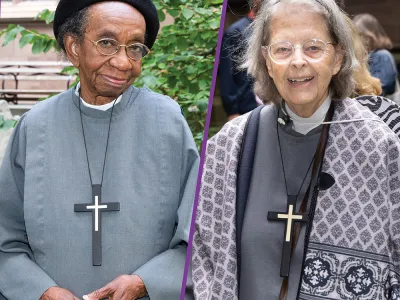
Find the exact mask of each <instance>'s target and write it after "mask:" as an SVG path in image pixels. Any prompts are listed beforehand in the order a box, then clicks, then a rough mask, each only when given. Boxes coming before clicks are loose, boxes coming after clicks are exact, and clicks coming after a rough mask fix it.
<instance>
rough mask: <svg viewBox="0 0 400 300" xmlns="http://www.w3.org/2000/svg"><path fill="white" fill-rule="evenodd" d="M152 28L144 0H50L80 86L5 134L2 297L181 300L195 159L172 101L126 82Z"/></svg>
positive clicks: (155, 23)
mask: <svg viewBox="0 0 400 300" xmlns="http://www.w3.org/2000/svg"><path fill="white" fill-rule="evenodd" d="M158 30H159V20H158V16H157V10H156V8H155V6H154V4H153V3H152V1H151V0H121V1H102V0H61V1H60V2H59V4H58V7H57V10H56V12H55V17H54V34H55V37H56V39H57V42H58V44H59V46H60V48H61V49H62V50H63V51H64V52H65V54H66V55H67V56H68V58H69V60H70V61H71V62H72V63H73V64H74V66H76V67H77V68H78V69H79V77H80V83H79V84H78V86H77V87H76V88H72V89H70V90H68V91H66V92H64V93H61V94H60V95H56V96H54V97H52V98H51V99H48V100H46V101H42V102H41V103H38V104H37V105H35V106H34V107H33V108H32V110H30V111H29V112H28V113H27V114H25V115H24V116H23V117H22V118H21V120H20V121H19V123H18V125H17V127H16V128H15V130H14V134H13V136H12V137H11V139H10V143H9V145H8V148H7V153H6V155H5V158H4V160H3V164H2V166H1V169H0V299H8V300H38V299H41V300H61V299H62V300H74V299H78V298H79V299H82V297H83V296H84V295H85V297H84V298H85V299H89V300H97V299H106V298H107V299H113V300H132V299H139V298H141V299H151V300H176V299H179V295H180V291H181V285H182V277H183V269H184V263H185V258H186V252H187V242H188V236H189V228H190V223H191V212H192V207H193V199H194V192H195V185H196V181H197V173H198V158H199V157H198V153H197V150H196V145H195V143H194V140H193V137H192V134H191V132H190V129H189V127H188V125H187V123H186V121H185V119H184V117H183V116H182V113H181V109H180V107H179V105H178V104H177V103H176V102H175V101H174V100H172V99H170V98H169V97H166V96H163V95H160V94H157V93H154V92H152V91H150V90H149V89H147V88H136V87H134V86H132V83H133V82H134V81H135V79H136V78H137V77H138V76H139V74H140V72H141V67H142V58H143V57H144V56H145V55H146V54H147V53H148V52H149V49H150V48H151V47H152V46H153V44H154V42H155V40H156V37H157V33H158ZM155 145H156V147H155Z"/></svg>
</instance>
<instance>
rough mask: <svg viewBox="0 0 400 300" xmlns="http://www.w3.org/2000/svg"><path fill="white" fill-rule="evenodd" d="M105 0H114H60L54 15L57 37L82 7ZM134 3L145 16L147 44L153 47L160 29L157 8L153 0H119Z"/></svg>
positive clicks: (54, 27) (54, 28)
mask: <svg viewBox="0 0 400 300" xmlns="http://www.w3.org/2000/svg"><path fill="white" fill-rule="evenodd" d="M104 1H114V0H60V2H59V3H58V5H57V9H56V12H55V15H54V23H53V30H54V35H55V37H56V39H57V38H58V33H59V29H60V26H61V25H62V24H64V23H65V22H66V21H67V20H68V19H69V18H70V17H72V16H73V15H74V14H76V13H77V12H79V11H81V10H82V9H84V8H86V7H88V6H90V5H93V4H96V3H99V2H104ZM117 1H119V2H124V3H127V4H129V5H132V6H133V7H134V8H136V9H137V10H138V11H139V12H140V13H141V14H142V15H143V17H144V19H145V21H146V42H145V44H146V46H147V47H149V49H151V47H152V46H153V44H154V42H155V40H156V37H157V33H158V30H159V29H160V21H159V20H158V14H157V9H156V7H155V6H154V4H153V2H152V1H151V0H117Z"/></svg>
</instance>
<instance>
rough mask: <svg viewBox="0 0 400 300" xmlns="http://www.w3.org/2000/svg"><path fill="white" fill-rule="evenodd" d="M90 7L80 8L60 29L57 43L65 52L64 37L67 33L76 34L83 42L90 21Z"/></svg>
mask: <svg viewBox="0 0 400 300" xmlns="http://www.w3.org/2000/svg"><path fill="white" fill-rule="evenodd" d="M89 8H90V6H88V7H86V8H84V9H82V10H80V11H79V12H77V13H76V14H74V15H72V16H71V17H70V18H68V19H67V20H66V21H65V22H64V23H63V24H62V25H61V26H60V29H59V33H58V38H57V45H58V47H59V48H60V49H61V50H62V52H63V53H64V54H65V44H64V38H65V36H66V35H68V34H69V35H73V36H75V37H76V38H77V39H78V41H79V42H82V40H83V38H84V34H85V29H86V26H87V24H88V22H89V13H88V11H89Z"/></svg>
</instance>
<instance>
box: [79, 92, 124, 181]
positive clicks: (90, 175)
mask: <svg viewBox="0 0 400 300" xmlns="http://www.w3.org/2000/svg"><path fill="white" fill-rule="evenodd" d="M116 101H117V99H115V100H114V103H113V105H112V108H111V115H110V122H109V123H108V133H107V142H106V151H105V153H104V161H103V170H102V172H101V181H100V186H101V185H102V184H103V178H104V169H105V166H106V159H107V150H108V141H109V139H110V130H111V120H112V116H113V112H114V106H115V102H116ZM81 102H82V100H81V93H80V91H79V115H80V117H81V125H82V134H83V143H84V144H85V151H86V162H87V166H88V170H89V178H90V184H91V185H92V186H93V181H92V173H91V172H90V165H89V155H88V150H87V146H86V137H85V128H84V127H83V120H82V110H81Z"/></svg>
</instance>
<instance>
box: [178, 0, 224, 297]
mask: <svg viewBox="0 0 400 300" xmlns="http://www.w3.org/2000/svg"><path fill="white" fill-rule="evenodd" d="M227 6H228V0H224V2H223V4H222V10H221V20H220V24H219V26H220V27H219V31H218V41H217V48H216V51H215V60H214V69H213V76H212V81H211V89H210V97H209V99H208V107H207V115H206V123H205V127H204V134H203V142H202V145H201V152H200V166H199V172H198V177H197V184H196V193H195V198H194V204H193V211H192V220H191V225H190V233H189V242H188V247H187V252H186V260H185V268H184V272H183V278H182V288H181V296H180V300H184V299H185V292H186V283H187V276H188V273H189V266H190V261H191V258H192V244H193V234H194V224H195V221H196V211H197V205H198V202H199V195H200V185H201V177H202V175H203V167H204V156H205V153H206V146H207V140H208V129H209V127H210V120H211V113H212V105H213V101H214V94H215V86H216V82H217V74H218V65H219V57H220V53H221V45H222V37H223V35H224V24H225V16H226V8H227Z"/></svg>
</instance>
